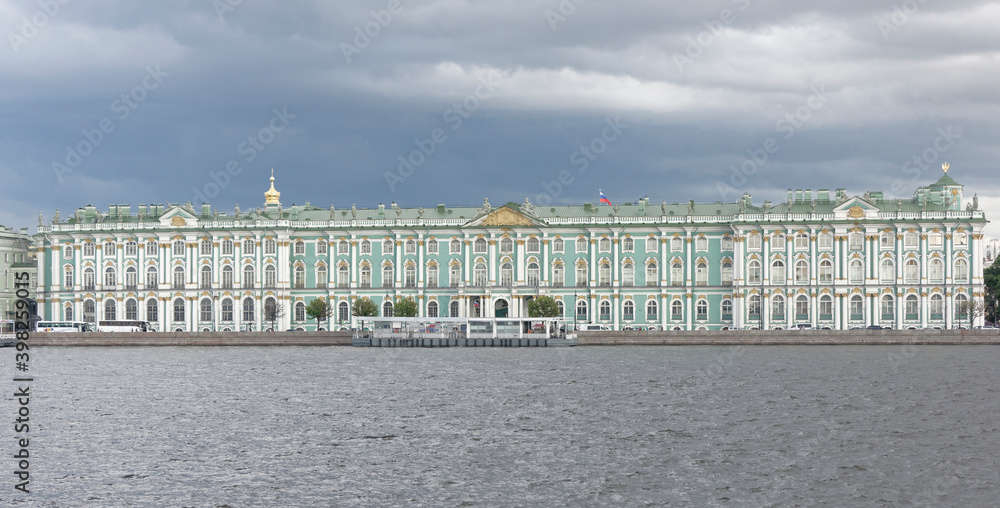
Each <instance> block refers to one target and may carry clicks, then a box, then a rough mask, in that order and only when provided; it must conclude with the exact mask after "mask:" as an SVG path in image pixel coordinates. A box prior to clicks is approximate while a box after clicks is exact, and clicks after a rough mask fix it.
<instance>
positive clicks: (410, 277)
mask: <svg viewBox="0 0 1000 508" xmlns="http://www.w3.org/2000/svg"><path fill="white" fill-rule="evenodd" d="M403 275H404V279H406V280H404V281H403V284H404V285H405V286H406V287H408V288H415V287H417V267H416V266H413V265H406V268H404V269H403Z"/></svg>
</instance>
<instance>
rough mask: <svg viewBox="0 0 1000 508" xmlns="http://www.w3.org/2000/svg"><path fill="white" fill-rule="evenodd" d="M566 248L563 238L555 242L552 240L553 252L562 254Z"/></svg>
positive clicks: (557, 238) (556, 239)
mask: <svg viewBox="0 0 1000 508" xmlns="http://www.w3.org/2000/svg"><path fill="white" fill-rule="evenodd" d="M564 248H565V244H564V243H563V239H562V238H559V237H556V238H555V239H554V240H552V252H558V253H560V254H561V253H562V252H563V249H564Z"/></svg>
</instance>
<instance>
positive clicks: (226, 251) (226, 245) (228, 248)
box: [146, 238, 233, 256]
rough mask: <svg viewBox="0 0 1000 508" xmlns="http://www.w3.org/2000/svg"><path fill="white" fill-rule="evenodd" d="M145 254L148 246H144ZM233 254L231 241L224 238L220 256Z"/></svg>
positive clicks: (147, 251)
mask: <svg viewBox="0 0 1000 508" xmlns="http://www.w3.org/2000/svg"><path fill="white" fill-rule="evenodd" d="M146 254H149V246H148V245H147V246H146ZM232 254H233V241H232V240H231V239H229V238H226V239H225V240H223V241H222V255H224V256H231V255H232Z"/></svg>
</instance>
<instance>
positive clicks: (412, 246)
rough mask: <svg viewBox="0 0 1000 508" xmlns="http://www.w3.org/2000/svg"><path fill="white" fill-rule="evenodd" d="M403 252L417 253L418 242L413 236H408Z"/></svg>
mask: <svg viewBox="0 0 1000 508" xmlns="http://www.w3.org/2000/svg"><path fill="white" fill-rule="evenodd" d="M403 252H404V253H405V254H416V253H417V242H416V241H415V240H414V239H412V238H408V239H407V240H406V245H405V250H404V251H403Z"/></svg>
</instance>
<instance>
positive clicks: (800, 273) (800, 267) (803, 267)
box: [795, 259, 809, 284]
mask: <svg viewBox="0 0 1000 508" xmlns="http://www.w3.org/2000/svg"><path fill="white" fill-rule="evenodd" d="M795 283H796V284H809V263H807V262H806V260H804V259H800V260H798V261H796V262H795Z"/></svg>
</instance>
